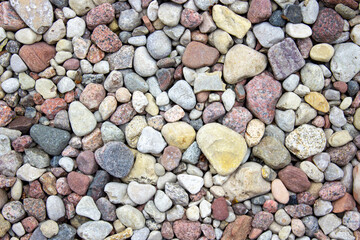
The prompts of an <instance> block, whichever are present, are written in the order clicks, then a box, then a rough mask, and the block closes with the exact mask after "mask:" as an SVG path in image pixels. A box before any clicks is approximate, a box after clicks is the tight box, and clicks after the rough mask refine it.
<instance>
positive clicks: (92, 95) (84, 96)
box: [80, 83, 106, 110]
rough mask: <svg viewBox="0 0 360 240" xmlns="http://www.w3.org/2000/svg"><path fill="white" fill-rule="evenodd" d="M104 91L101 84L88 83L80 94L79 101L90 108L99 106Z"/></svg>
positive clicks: (93, 108) (103, 96)
mask: <svg viewBox="0 0 360 240" xmlns="http://www.w3.org/2000/svg"><path fill="white" fill-rule="evenodd" d="M105 96H106V91H105V89H104V87H103V85H101V84H96V83H90V84H88V85H87V86H86V87H85V89H84V91H83V92H82V93H81V95H80V102H81V103H82V104H84V106H85V107H87V108H88V109H90V110H96V109H98V108H99V106H100V103H101V102H102V100H104V98H105Z"/></svg>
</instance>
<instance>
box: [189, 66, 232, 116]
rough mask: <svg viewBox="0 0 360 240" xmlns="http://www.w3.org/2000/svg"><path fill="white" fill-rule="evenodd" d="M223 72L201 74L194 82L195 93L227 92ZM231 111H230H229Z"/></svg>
mask: <svg viewBox="0 0 360 240" xmlns="http://www.w3.org/2000/svg"><path fill="white" fill-rule="evenodd" d="M221 76H222V74H221V72H218V71H217V72H213V73H207V72H205V73H199V74H197V76H196V78H195V81H194V93H195V94H196V93H199V92H204V91H225V83H224V82H223V81H222V79H221ZM229 110H230V109H229Z"/></svg>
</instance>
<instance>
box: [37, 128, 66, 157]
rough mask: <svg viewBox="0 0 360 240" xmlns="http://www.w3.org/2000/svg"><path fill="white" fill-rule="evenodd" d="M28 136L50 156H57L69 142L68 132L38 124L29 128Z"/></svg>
mask: <svg viewBox="0 0 360 240" xmlns="http://www.w3.org/2000/svg"><path fill="white" fill-rule="evenodd" d="M30 136H31V137H32V139H33V140H34V141H35V142H36V143H37V144H39V145H40V146H41V147H42V148H43V149H44V150H45V152H47V153H48V154H50V155H59V154H60V153H61V152H62V151H63V150H64V148H65V147H66V146H67V144H68V142H69V140H70V134H69V132H67V131H64V130H60V129H57V128H51V127H47V126H44V125H40V124H36V125H34V126H32V127H31V129H30Z"/></svg>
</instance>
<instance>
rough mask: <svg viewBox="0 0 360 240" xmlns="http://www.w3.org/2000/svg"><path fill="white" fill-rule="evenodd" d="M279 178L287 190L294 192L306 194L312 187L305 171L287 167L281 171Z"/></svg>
mask: <svg viewBox="0 0 360 240" xmlns="http://www.w3.org/2000/svg"><path fill="white" fill-rule="evenodd" d="M278 176H279V178H280V180H281V181H282V182H283V183H284V185H285V186H286V188H287V189H288V190H290V191H292V192H296V193H299V192H304V191H306V190H308V189H309V188H310V185H311V183H310V181H309V179H308V178H307V176H306V174H305V173H304V171H302V170H301V169H300V168H297V167H294V166H287V167H286V168H284V169H282V170H281V171H279V173H278ZM294 176H296V177H294Z"/></svg>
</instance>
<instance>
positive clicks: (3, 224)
mask: <svg viewBox="0 0 360 240" xmlns="http://www.w3.org/2000/svg"><path fill="white" fill-rule="evenodd" d="M10 228H11V223H10V222H9V221H6V220H5V219H4V217H3V216H2V215H0V229H1V230H0V237H4V236H5V234H6V233H7V231H9V230H10Z"/></svg>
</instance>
